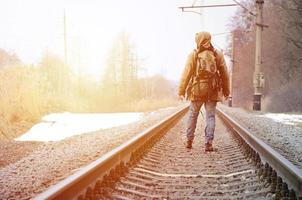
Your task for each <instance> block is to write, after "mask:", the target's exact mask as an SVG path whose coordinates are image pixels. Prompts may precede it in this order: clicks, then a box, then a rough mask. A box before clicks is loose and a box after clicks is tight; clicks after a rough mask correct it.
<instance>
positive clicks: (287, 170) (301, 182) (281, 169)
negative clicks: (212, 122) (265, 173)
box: [217, 108, 302, 197]
mask: <svg viewBox="0 0 302 200" xmlns="http://www.w3.org/2000/svg"><path fill="white" fill-rule="evenodd" d="M217 111H218V112H217V114H218V116H219V117H220V118H221V119H222V121H223V122H224V123H225V124H226V125H227V126H228V127H229V128H230V130H231V131H233V132H235V133H236V134H238V135H239V136H240V137H241V138H242V139H243V140H244V141H245V142H246V143H247V144H249V145H250V147H251V148H253V149H254V150H255V151H256V152H258V153H259V155H260V157H261V158H262V160H263V161H266V162H267V163H268V164H269V165H271V166H272V168H273V169H275V170H276V171H277V173H278V175H280V176H281V177H282V178H283V179H284V180H285V181H286V182H287V184H288V185H289V186H290V187H291V188H293V189H294V190H295V191H296V195H297V197H302V170H300V169H298V168H297V167H296V166H295V165H293V164H292V163H291V162H290V161H288V160H287V159H286V158H284V157H283V156H282V155H281V154H279V153H278V152H276V151H275V150H274V149H272V148H271V147H270V146H269V145H267V144H266V143H264V142H263V141H262V140H260V139H259V138H257V137H256V136H255V134H253V133H252V132H251V131H249V130H247V129H246V128H245V127H243V126H242V125H240V124H239V123H238V122H236V121H234V120H233V119H232V118H231V117H230V116H229V115H228V114H226V113H225V112H223V111H222V110H221V109H220V108H217Z"/></svg>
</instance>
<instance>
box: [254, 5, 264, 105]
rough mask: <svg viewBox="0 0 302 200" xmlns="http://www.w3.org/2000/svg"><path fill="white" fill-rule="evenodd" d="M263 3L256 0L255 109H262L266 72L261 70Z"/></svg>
mask: <svg viewBox="0 0 302 200" xmlns="http://www.w3.org/2000/svg"><path fill="white" fill-rule="evenodd" d="M263 4H264V0H256V9H257V14H256V52H255V72H254V80H253V85H254V100H253V110H261V97H262V92H263V91H262V90H263V87H264V74H263V73H262V72H261V63H262V57H261V48H262V30H263V25H262V24H263V23H262V20H263V15H262V11H263Z"/></svg>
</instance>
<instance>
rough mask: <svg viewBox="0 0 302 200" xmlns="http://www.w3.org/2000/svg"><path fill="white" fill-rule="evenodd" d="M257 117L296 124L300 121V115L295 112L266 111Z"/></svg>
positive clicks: (301, 118) (301, 121) (301, 120)
mask: <svg viewBox="0 0 302 200" xmlns="http://www.w3.org/2000/svg"><path fill="white" fill-rule="evenodd" d="M259 117H267V118H271V119H272V120H274V121H276V122H280V123H282V124H288V125H297V124H299V123H302V115H297V114H284V113H267V114H264V115H262V116H261V115H260V116H259Z"/></svg>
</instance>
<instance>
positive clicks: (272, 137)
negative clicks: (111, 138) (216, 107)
mask: <svg viewBox="0 0 302 200" xmlns="http://www.w3.org/2000/svg"><path fill="white" fill-rule="evenodd" d="M220 108H221V109H222V110H223V111H224V112H226V113H227V114H229V115H230V116H232V117H233V118H234V119H235V120H236V121H238V122H239V123H241V124H242V125H243V126H245V127H246V128H247V129H249V130H251V132H252V133H254V134H256V136H258V137H259V138H260V139H262V140H263V141H264V142H265V143H267V144H268V145H270V146H271V147H272V148H274V149H275V150H276V151H277V152H279V153H280V154H281V155H283V156H284V157H285V158H286V159H288V160H289V161H291V162H292V163H293V164H294V165H296V166H297V167H298V168H300V169H302V128H301V127H299V126H295V125H287V124H283V123H280V122H276V121H274V120H272V119H271V118H268V117H265V114H266V113H265V112H256V111H246V110H244V109H242V108H234V107H233V108H230V107H227V106H225V105H221V106H220Z"/></svg>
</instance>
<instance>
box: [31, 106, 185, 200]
mask: <svg viewBox="0 0 302 200" xmlns="http://www.w3.org/2000/svg"><path fill="white" fill-rule="evenodd" d="M187 111H188V105H186V106H185V107H183V108H181V109H180V110H179V111H177V112H176V113H174V114H172V115H170V116H168V117H167V118H165V119H164V120H162V121H160V122H159V123H157V124H155V125H154V126H152V127H150V128H148V129H147V130H145V131H143V132H141V133H139V134H138V135H136V136H135V137H133V138H132V139H130V140H128V141H127V142H125V143H124V144H122V145H121V146H118V147H117V148H115V149H113V150H112V151H110V152H108V153H106V154H105V155H103V156H102V157H100V158H99V159H97V160H96V161H94V162H92V163H90V164H88V165H87V166H85V167H84V168H82V169H81V170H79V171H78V172H76V173H75V174H73V175H71V176H69V177H67V178H66V179H64V180H62V181H60V182H59V183H57V184H56V185H53V186H51V187H50V188H49V189H47V190H46V191H44V192H43V193H41V194H39V195H38V196H36V197H35V198H34V199H36V200H37V199H60V200H62V199H74V198H76V197H77V196H79V194H81V193H84V191H85V189H86V188H87V187H88V186H90V185H93V184H94V183H95V182H96V181H97V179H100V178H102V177H104V176H105V175H106V174H108V172H110V170H112V169H114V168H115V167H116V166H117V165H119V164H120V163H121V162H123V163H127V162H128V161H129V160H130V158H131V156H132V154H133V152H135V151H137V150H140V148H142V147H144V145H146V144H147V143H148V142H149V140H152V139H154V137H157V136H159V135H160V134H161V133H163V132H165V131H167V130H168V129H170V128H171V127H172V126H173V125H174V124H175V123H176V122H177V121H178V120H179V119H180V118H181V117H182V116H183V115H184V114H185V113H186V112H187Z"/></svg>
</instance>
